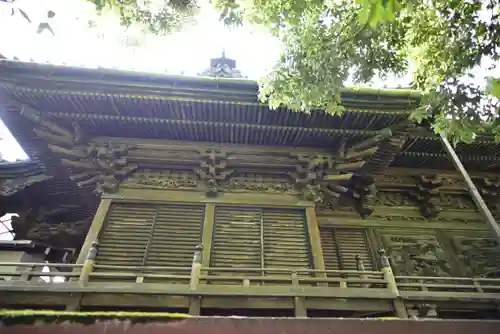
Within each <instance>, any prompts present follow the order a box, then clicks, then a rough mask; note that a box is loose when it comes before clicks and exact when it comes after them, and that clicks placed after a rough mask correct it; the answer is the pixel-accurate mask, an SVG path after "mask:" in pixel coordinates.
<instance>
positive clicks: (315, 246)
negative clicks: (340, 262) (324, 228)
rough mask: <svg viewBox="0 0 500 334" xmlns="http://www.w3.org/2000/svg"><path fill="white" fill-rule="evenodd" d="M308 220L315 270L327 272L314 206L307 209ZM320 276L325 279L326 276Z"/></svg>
mask: <svg viewBox="0 0 500 334" xmlns="http://www.w3.org/2000/svg"><path fill="white" fill-rule="evenodd" d="M306 220H307V230H308V234H309V244H310V245H311V256H312V261H313V266H314V269H316V270H325V262H324V259H323V249H322V248H321V239H320V236H319V228H318V221H317V219H316V210H315V208H314V207H313V206H312V207H308V208H306ZM318 276H321V277H323V276H326V275H325V274H319V275H318Z"/></svg>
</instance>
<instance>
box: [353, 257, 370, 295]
mask: <svg viewBox="0 0 500 334" xmlns="http://www.w3.org/2000/svg"><path fill="white" fill-rule="evenodd" d="M354 259H355V260H356V269H357V270H358V271H361V272H364V271H366V269H365V264H364V263H363V260H362V259H361V256H359V254H357V255H356V256H355V257H354ZM359 279H362V280H366V279H368V275H366V274H363V273H361V274H359ZM368 286H369V284H364V283H361V287H363V288H367V287H368Z"/></svg>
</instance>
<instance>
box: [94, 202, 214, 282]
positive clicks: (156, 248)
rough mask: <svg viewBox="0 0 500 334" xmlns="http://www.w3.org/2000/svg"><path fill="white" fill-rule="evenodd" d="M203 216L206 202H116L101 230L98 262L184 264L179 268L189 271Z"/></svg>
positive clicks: (169, 271)
mask: <svg viewBox="0 0 500 334" xmlns="http://www.w3.org/2000/svg"><path fill="white" fill-rule="evenodd" d="M203 220H204V206H203V205H174V204H158V205H147V204H144V205H141V204H126V203H124V204H113V205H112V206H111V208H110V211H109V214H108V217H107V220H106V222H105V224H104V226H103V229H102V231H101V234H100V238H99V251H98V253H97V258H96V264H97V265H121V266H133V267H137V268H139V267H144V266H162V267H174V266H175V267H185V268H186V270H180V271H182V273H183V274H189V268H190V266H191V263H192V258H193V254H194V249H195V247H196V245H198V244H200V243H201V229H202V224H203ZM139 270H140V269H136V270H131V269H128V270H124V269H120V271H121V272H123V271H129V272H132V271H136V272H137V271H139ZM97 271H109V269H103V268H101V269H99V268H98V269H97ZM165 271H166V272H167V271H168V273H174V274H175V273H180V272H177V271H172V270H167V269H165ZM146 272H147V271H146ZM156 272H158V270H156ZM146 280H147V279H146Z"/></svg>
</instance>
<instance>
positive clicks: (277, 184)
mask: <svg viewBox="0 0 500 334" xmlns="http://www.w3.org/2000/svg"><path fill="white" fill-rule="evenodd" d="M224 188H225V189H227V190H228V191H230V192H246V191H255V192H265V193H282V194H291V195H295V194H297V191H296V190H295V189H294V185H293V184H292V183H291V182H290V181H288V180H286V179H282V178H274V179H273V178H263V177H259V176H257V175H255V174H244V175H241V176H235V177H231V179H230V180H229V182H228V183H227V185H226V186H225V187H224Z"/></svg>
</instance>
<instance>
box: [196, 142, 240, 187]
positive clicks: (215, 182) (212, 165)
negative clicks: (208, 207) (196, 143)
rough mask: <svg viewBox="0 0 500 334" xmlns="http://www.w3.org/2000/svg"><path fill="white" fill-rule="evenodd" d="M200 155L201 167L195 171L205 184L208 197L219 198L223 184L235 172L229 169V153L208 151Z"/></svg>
mask: <svg viewBox="0 0 500 334" xmlns="http://www.w3.org/2000/svg"><path fill="white" fill-rule="evenodd" d="M199 153H200V167H199V168H196V169H195V170H194V171H195V173H196V174H197V175H198V177H199V178H200V181H201V182H202V183H203V186H204V187H205V189H206V194H207V196H212V197H213V196H217V195H218V194H219V191H221V183H222V182H223V181H226V180H227V179H228V178H229V176H230V175H231V174H232V173H233V172H234V170H233V169H227V158H228V155H229V154H228V152H223V151H218V150H206V151H201V152H199Z"/></svg>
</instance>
